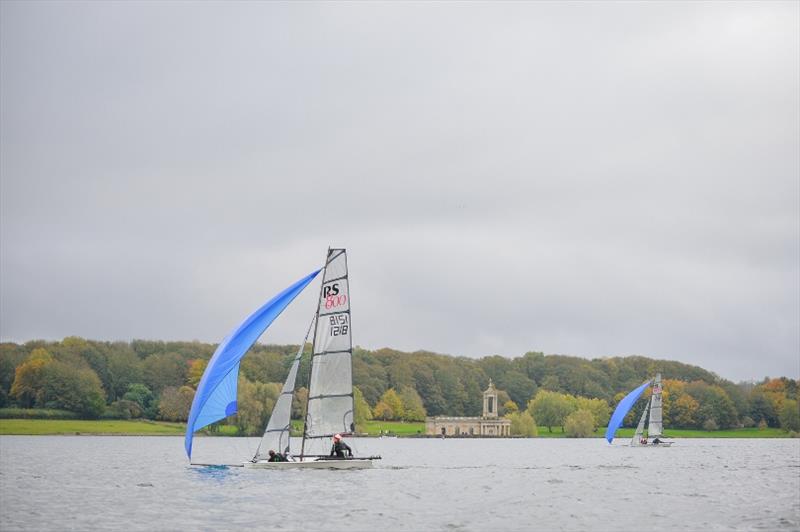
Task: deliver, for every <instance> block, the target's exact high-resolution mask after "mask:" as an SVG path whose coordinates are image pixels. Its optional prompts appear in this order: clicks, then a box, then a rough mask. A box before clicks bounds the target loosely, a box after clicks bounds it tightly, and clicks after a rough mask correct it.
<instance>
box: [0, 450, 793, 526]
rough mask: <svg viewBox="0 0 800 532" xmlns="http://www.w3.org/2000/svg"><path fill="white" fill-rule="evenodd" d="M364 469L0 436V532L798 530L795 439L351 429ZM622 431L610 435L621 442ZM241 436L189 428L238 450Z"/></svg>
mask: <svg viewBox="0 0 800 532" xmlns="http://www.w3.org/2000/svg"><path fill="white" fill-rule="evenodd" d="M349 442H350V443H351V446H353V448H354V449H355V450H356V451H357V453H358V454H361V455H365V454H378V455H382V456H383V457H384V459H383V460H381V461H380V462H377V464H376V468H375V469H372V470H363V471H265V470H251V469H243V468H238V467H228V468H211V467H198V466H189V465H188V461H187V459H186V456H185V455H184V454H183V438H179V437H114V436H108V437H103V436H96V437H92V436H74V437H71V436H30V437H29V436H3V437H0V529H1V530H3V531H11V530H64V529H72V530H153V529H157V530H209V531H212V530H213V531H216V530H231V529H243V528H251V529H256V530H296V529H302V530H325V531H337V530H345V529H347V530H375V529H377V528H382V529H386V530H421V529H425V530H489V529H497V530H529V529H532V528H537V529H545V530H547V529H551V530H569V531H572V530H612V529H613V530H632V531H641V530H665V531H666V530H669V531H675V530H700V529H704V530H798V529H800V440H788V439H786V440H766V439H765V440H756V439H752V440H749V439H748V440H730V439H725V440H722V439H720V440H709V439H696V440H677V443H676V444H675V445H674V446H673V447H671V448H669V449H666V448H644V449H641V448H629V447H624V446H622V445H613V446H609V445H608V444H606V442H605V440H600V439H590V440H562V439H557V440H555V439H496V440H491V439H474V440H467V439H460V440H458V439H446V440H441V439H369V438H364V439H352V440H349ZM620 443H621V442H620ZM256 446H257V440H256V439H252V438H198V439H196V440H195V450H196V456H195V461H209V462H214V463H240V462H241V461H242V459H247V458H249V457H250V456H252V454H253V452H254V450H255V448H256Z"/></svg>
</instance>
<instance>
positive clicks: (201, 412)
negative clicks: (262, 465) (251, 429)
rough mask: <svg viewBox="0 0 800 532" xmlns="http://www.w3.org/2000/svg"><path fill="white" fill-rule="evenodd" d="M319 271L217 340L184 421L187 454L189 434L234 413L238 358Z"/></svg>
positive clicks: (290, 288)
mask: <svg viewBox="0 0 800 532" xmlns="http://www.w3.org/2000/svg"><path fill="white" fill-rule="evenodd" d="M320 271H321V270H317V271H315V272H312V273H310V274H308V275H307V276H306V277H304V278H302V279H300V280H299V281H297V282H296V283H294V284H293V285H292V286H290V287H289V288H287V289H286V290H284V291H283V292H281V293H280V294H278V295H276V296H275V297H273V298H272V299H270V300H269V301H267V302H266V303H265V304H264V306H262V307H261V308H260V309H258V310H257V311H255V312H254V313H253V314H251V315H250V316H249V317H248V318H247V319H246V320H244V322H242V324H241V325H239V327H237V328H236V330H235V331H233V332H232V333H231V334H229V335H228V336H227V337H226V338H225V339H224V340H222V343H221V344H219V347H217V350H216V351H215V352H214V356H212V357H211V360H209V361H208V366H207V367H206V371H205V373H203V376H202V378H201V379H200V384H198V386H197V391H196V392H195V394H194V401H192V409H191V411H190V412H189V421H187V423H186V441H185V446H186V454H187V455H188V456H189V458H191V457H192V438H193V436H194V433H195V431H196V430H200V429H202V428H203V427H205V426H206V425H210V424H211V423H214V422H215V421H219V420H220V419H223V418H226V417H228V416H231V415H233V414H235V413H236V411H237V405H236V392H237V384H238V380H239V361H240V360H241V359H242V357H243V356H244V354H245V353H246V352H247V350H248V349H250V346H252V345H253V344H254V343H255V342H256V340H258V337H259V336H261V335H262V334H263V333H264V331H265V330H266V329H267V327H269V326H270V324H271V323H272V322H273V321H274V320H275V318H277V317H278V315H279V314H280V313H281V312H283V309H285V308H286V307H287V306H289V303H291V302H292V301H293V300H294V298H295V297H297V295H298V294H300V292H302V291H303V289H304V288H305V287H306V286H307V285H308V283H310V282H311V281H312V280H313V279H314V277H316V276H317V274H318V273H319V272H320Z"/></svg>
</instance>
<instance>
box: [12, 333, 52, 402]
mask: <svg viewBox="0 0 800 532" xmlns="http://www.w3.org/2000/svg"><path fill="white" fill-rule="evenodd" d="M52 362H53V357H52V356H51V355H50V353H48V352H47V351H46V350H44V349H42V348H37V349H34V350H33V351H31V354H30V355H29V356H28V358H27V359H26V360H25V362H23V363H22V364H20V365H19V366H17V369H16V371H15V376H14V383H13V384H12V385H11V397H13V398H14V399H16V400H17V402H18V403H19V404H20V406H22V407H23V408H32V407H34V406H40V407H41V406H44V404H45V402H46V397H45V381H46V379H47V376H46V374H45V367H46V366H47V365H49V364H51V363H52Z"/></svg>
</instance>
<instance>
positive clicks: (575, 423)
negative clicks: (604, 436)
mask: <svg viewBox="0 0 800 532" xmlns="http://www.w3.org/2000/svg"><path fill="white" fill-rule="evenodd" d="M564 431H565V432H566V433H567V436H568V437H570V438H586V437H588V436H590V435H591V434H592V433H593V432H594V415H593V414H592V413H591V412H590V411H588V410H576V411H575V412H572V413H571V414H570V415H569V416H567V419H566V421H565V422H564Z"/></svg>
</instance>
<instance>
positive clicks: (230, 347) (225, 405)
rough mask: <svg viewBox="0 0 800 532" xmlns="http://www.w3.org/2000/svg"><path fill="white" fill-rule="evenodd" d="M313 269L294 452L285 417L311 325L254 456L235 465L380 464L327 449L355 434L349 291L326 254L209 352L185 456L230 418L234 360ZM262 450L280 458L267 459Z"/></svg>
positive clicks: (340, 260) (332, 254)
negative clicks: (309, 346)
mask: <svg viewBox="0 0 800 532" xmlns="http://www.w3.org/2000/svg"><path fill="white" fill-rule="evenodd" d="M320 271H323V275H322V285H321V287H320V297H319V301H318V304H317V308H316V311H315V316H314V320H313V321H312V326H313V330H314V341H313V350H312V354H311V365H310V376H309V390H308V399H307V403H306V418H305V428H304V431H303V439H302V443H301V447H300V452H299V454H294V455H293V454H292V449H291V439H290V430H289V429H290V415H291V408H292V398H293V394H294V386H295V381H296V379H297V373H298V370H299V367H300V359H301V357H302V353H303V346H304V345H305V341H306V340H307V339H308V335H309V334H310V333H311V329H312V326H309V330H308V333H306V339H305V340H304V341H303V344H302V345H301V346H300V349H299V350H298V352H297V354H296V355H295V358H294V360H293V361H292V366H291V368H290V369H289V375H288V376H287V378H286V382H285V383H284V385H283V388H282V390H281V395H280V396H279V397H278V400H277V401H276V403H275V407H274V408H273V411H272V415H271V416H270V419H269V422H268V423H267V427H266V429H265V431H264V435H263V437H262V438H261V442H260V444H259V447H258V450H257V451H256V455H255V457H254V458H253V459H252V460H251V461H248V462H245V463H244V464H243V465H244V466H245V467H251V468H270V469H294V468H304V469H365V468H370V467H372V462H373V460H376V459H380V457H379V456H370V457H347V458H337V457H335V456H333V453H332V451H331V443H332V438H333V437H334V436H335V435H339V436H347V435H350V434H352V433H354V432H355V424H354V402H353V366H352V350H353V347H352V335H351V333H352V329H351V320H350V287H349V279H348V270H347V253H346V251H345V250H344V249H329V250H328V254H327V258H326V261H325V267H324V268H323V269H322V270H317V271H316V272H313V273H312V274H310V275H308V276H307V277H305V278H304V279H301V280H300V281H298V282H297V283H295V284H294V285H292V286H290V287H289V288H287V289H286V290H284V291H283V292H281V293H280V294H278V295H277V296H276V297H275V298H273V299H272V300H270V301H269V302H267V303H266V304H265V305H264V306H263V307H261V308H260V309H259V310H257V311H256V312H255V313H253V314H252V315H251V316H250V317H249V318H248V319H247V320H245V322H244V323H242V325H241V326H240V327H239V328H238V329H237V330H236V331H234V332H233V333H232V334H231V335H229V336H228V337H227V338H226V339H225V340H224V341H223V342H222V343H221V344H220V346H219V347H218V348H217V351H216V352H215V353H214V356H212V357H211V360H210V361H209V364H208V367H207V368H206V371H205V373H204V374H203V377H202V378H201V380H200V384H199V385H198V387H197V392H196V393H195V398H194V402H193V403H192V410H191V412H190V414H189V421H188V423H187V431H186V452H187V454H188V455H189V457H190V458H191V451H192V437H193V433H194V431H196V430H199V429H200V428H202V427H204V426H206V425H208V424H210V423H213V422H214V421H217V420H219V419H222V418H224V417H227V416H229V415H232V414H234V413H235V412H236V410H237V403H236V387H237V382H238V373H239V361H240V360H241V358H242V357H243V356H244V354H245V352H246V351H247V350H248V349H249V348H250V346H252V345H253V343H255V341H256V340H257V339H258V337H259V336H260V335H261V334H262V333H263V332H264V330H265V329H266V328H267V327H268V326H269V325H270V324H271V323H272V321H273V320H274V319H275V318H276V317H277V316H278V314H280V313H281V312H282V311H283V309H284V308H286V306H288V304H289V303H291V301H292V300H293V299H294V298H295V297H296V296H297V295H298V294H299V293H300V292H301V291H302V290H303V288H305V286H307V285H308V283H309V282H311V280H312V279H313V278H314V277H316V275H317V274H318V273H319V272H320ZM270 451H273V453H274V454H279V455H281V456H285V457H287V458H288V459H287V460H286V461H269V458H270Z"/></svg>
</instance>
